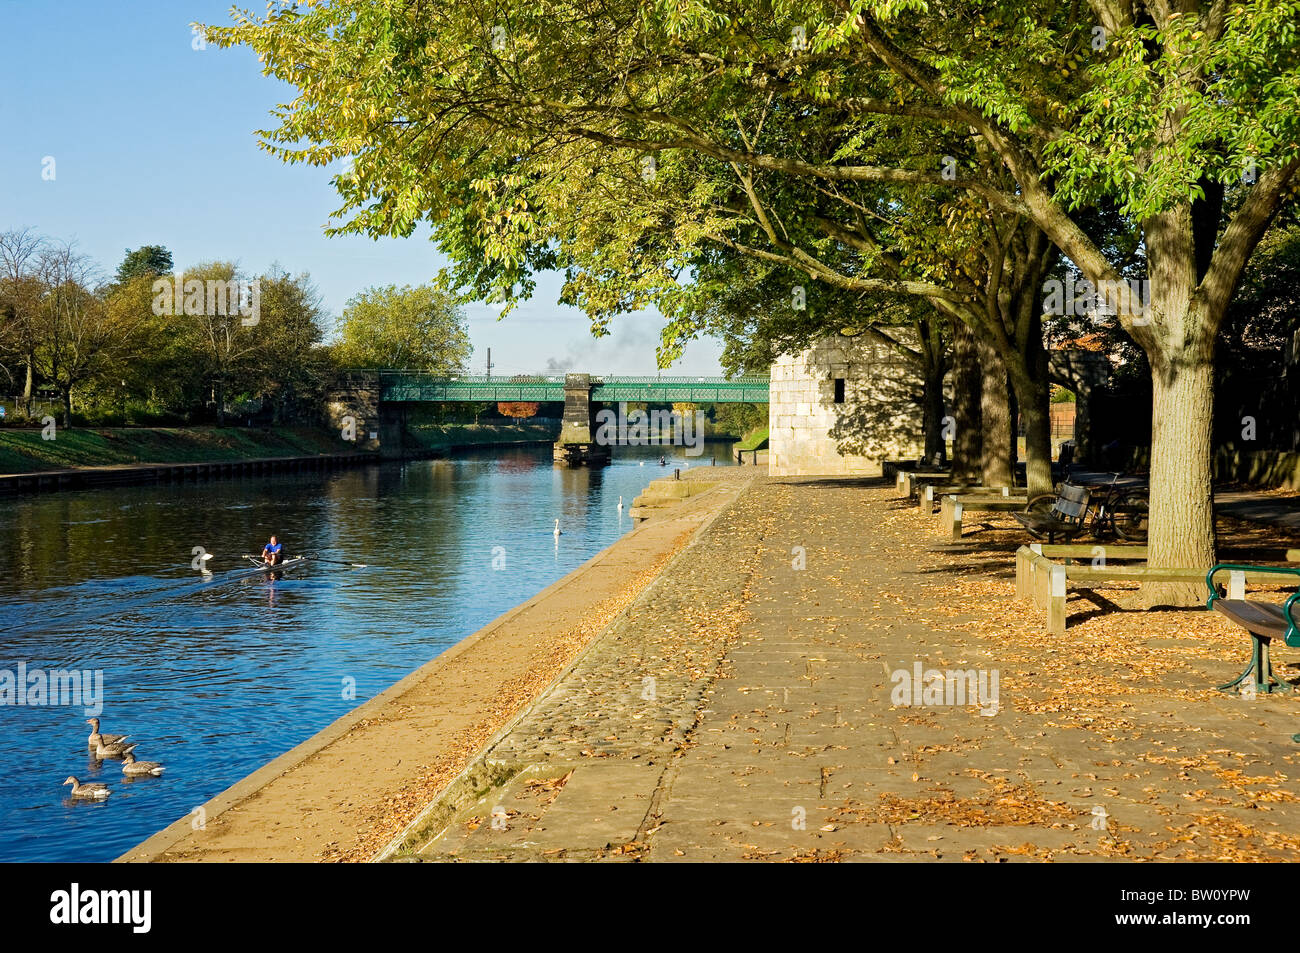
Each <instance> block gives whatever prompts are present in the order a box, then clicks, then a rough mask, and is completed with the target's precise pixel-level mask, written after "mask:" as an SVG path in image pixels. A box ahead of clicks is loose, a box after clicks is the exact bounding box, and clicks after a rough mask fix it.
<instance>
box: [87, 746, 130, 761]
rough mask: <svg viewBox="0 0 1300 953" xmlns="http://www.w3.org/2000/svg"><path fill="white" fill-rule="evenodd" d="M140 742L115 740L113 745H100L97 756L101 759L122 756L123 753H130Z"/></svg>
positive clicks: (96, 751)
mask: <svg viewBox="0 0 1300 953" xmlns="http://www.w3.org/2000/svg"><path fill="white" fill-rule="evenodd" d="M139 744H140V742H138V741H133V742H131V743H130V744H127V743H126V742H125V741H114V742H113V743H112V744H111V745H100V746H99V747H98V748H96V749H95V757H96V758H98V759H99V760H100V761H103V760H105V759H106V758H120V757H122V756H123V755H126V754H130V753H131V752H132V751H134V750H135V749H136V747H138V746H139Z"/></svg>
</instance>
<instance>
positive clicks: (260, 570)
mask: <svg viewBox="0 0 1300 953" xmlns="http://www.w3.org/2000/svg"><path fill="white" fill-rule="evenodd" d="M244 558H245V559H247V560H248V561H249V562H251V563H253V568H252V569H245V570H243V571H241V572H240V573H239V575H241V576H256V575H259V574H262V575H270V574H271V573H275V572H286V571H288V570H290V569H296V568H298V567H299V566H301V565H302V564H303V563H305V562H309V561H310V560H311V557H310V556H294V557H293V558H292V559H286V560H285V561H284V562H281V563H276V564H275V565H274V566H271V565H269V564H267V563H264V562H262V560H260V559H258V558H257V557H256V556H246V557H244Z"/></svg>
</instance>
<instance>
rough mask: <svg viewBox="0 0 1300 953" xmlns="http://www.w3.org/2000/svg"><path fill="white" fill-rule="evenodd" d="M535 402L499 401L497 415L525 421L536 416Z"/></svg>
mask: <svg viewBox="0 0 1300 953" xmlns="http://www.w3.org/2000/svg"><path fill="white" fill-rule="evenodd" d="M537 406H538V405H537V402H536V401H531V400H513V401H507V400H503V401H499V402H498V403H497V413H499V414H500V415H501V416H502V417H509V418H511V419H512V420H526V419H527V418H529V417H536V416H537Z"/></svg>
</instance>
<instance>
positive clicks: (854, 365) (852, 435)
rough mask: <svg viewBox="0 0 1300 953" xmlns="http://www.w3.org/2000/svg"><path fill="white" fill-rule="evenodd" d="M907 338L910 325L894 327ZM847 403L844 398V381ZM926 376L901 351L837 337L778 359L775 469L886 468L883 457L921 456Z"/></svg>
mask: <svg viewBox="0 0 1300 953" xmlns="http://www.w3.org/2000/svg"><path fill="white" fill-rule="evenodd" d="M893 331H897V333H896V334H894V336H895V337H897V338H899V339H900V340H902V341H903V342H904V343H907V344H908V345H909V346H910V345H912V344H913V343H914V342H913V341H911V340H908V339H907V338H906V329H891V333H893ZM837 378H838V379H841V380H842V381H843V382H844V383H843V385H842V386H843V402H842V403H837V402H836V399H835V398H836V383H835V382H836V379H837ZM921 388H922V381H921V377H920V375H919V373H918V372H917V370H916V368H915V367H914V365H912V364H911V363H909V362H908V361H907V360H906V359H905V358H904V357H903V356H902V355H900V354H899V353H898V352H897V351H896V350H895V349H893V348H890V347H888V346H887V345H884V344H881V343H878V342H875V341H873V340H871V339H869V338H868V337H867V336H866V335H856V336H854V337H844V336H842V335H838V334H837V335H834V336H832V337H828V338H825V339H824V340H822V341H820V342H818V343H817V344H815V345H814V346H813V347H811V348H809V349H808V350H806V351H804V352H803V353H802V354H794V355H782V356H781V357H780V358H778V359H777V361H776V363H774V364H773V365H772V378H771V393H770V402H769V404H768V449H769V456H768V473H770V474H771V475H773V476H804V475H822V474H825V475H836V474H846V475H847V474H864V475H874V474H879V473H880V464H881V461H882V460H886V459H890V460H896V459H915V458H916V457H918V456H919V455H920V454H921V451H922V447H923V440H922V415H921V404H920V396H921Z"/></svg>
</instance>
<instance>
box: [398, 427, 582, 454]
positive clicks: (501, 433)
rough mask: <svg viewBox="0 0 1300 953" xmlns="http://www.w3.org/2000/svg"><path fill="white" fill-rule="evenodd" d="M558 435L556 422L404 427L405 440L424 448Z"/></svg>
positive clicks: (540, 439) (546, 439) (534, 439)
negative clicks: (405, 430)
mask: <svg viewBox="0 0 1300 953" xmlns="http://www.w3.org/2000/svg"><path fill="white" fill-rule="evenodd" d="M559 435H560V429H559V426H558V422H557V423H545V424H541V423H529V422H527V421H524V422H522V423H517V424H506V423H491V424H430V425H427V426H422V427H412V428H411V429H410V430H408V431H407V439H408V441H409V442H410V443H411V444H412V445H413V446H415V447H420V448H423V449H425V450H446V449H449V448H451V447H477V446H480V445H482V446H487V445H490V444H509V443H533V442H547V443H549V442H552V441H554V440H555V439H556V438H557V437H558V436H559Z"/></svg>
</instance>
